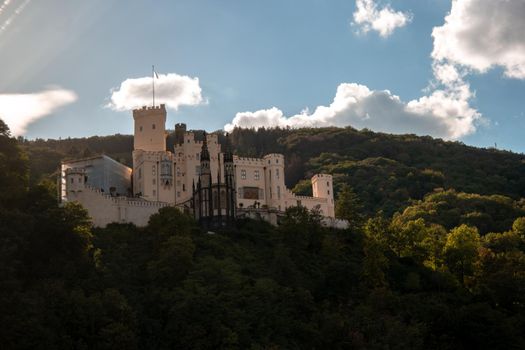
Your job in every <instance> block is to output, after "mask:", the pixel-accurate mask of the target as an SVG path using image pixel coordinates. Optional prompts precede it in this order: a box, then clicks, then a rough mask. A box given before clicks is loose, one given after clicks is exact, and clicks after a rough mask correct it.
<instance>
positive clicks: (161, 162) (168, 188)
mask: <svg viewBox="0 0 525 350" xmlns="http://www.w3.org/2000/svg"><path fill="white" fill-rule="evenodd" d="M133 119H134V121H135V137H134V150H133V194H134V195H135V196H137V197H141V198H144V199H146V200H148V201H159V202H165V203H175V201H176V198H175V186H174V182H175V181H174V171H173V168H174V167H175V160H174V157H173V154H172V153H171V152H168V151H166V136H167V135H166V107H165V105H163V104H161V105H160V106H153V107H146V106H144V107H142V108H140V109H135V110H133Z"/></svg>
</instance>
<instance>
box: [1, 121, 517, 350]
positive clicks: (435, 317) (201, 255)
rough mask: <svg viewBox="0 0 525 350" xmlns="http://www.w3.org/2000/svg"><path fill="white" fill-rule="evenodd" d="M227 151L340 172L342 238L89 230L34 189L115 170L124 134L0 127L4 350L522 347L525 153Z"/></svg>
mask: <svg viewBox="0 0 525 350" xmlns="http://www.w3.org/2000/svg"><path fill="white" fill-rule="evenodd" d="M233 140H234V146H235V147H236V148H237V149H239V151H240V150H242V151H243V153H244V154H250V155H260V154H263V153H266V152H270V151H279V152H283V153H285V154H286V155H287V157H288V159H289V165H290V166H291V169H290V170H289V171H290V173H291V174H290V176H292V175H294V174H295V175H296V177H297V178H302V177H304V176H305V175H306V174H308V173H309V172H310V171H314V170H317V169H324V170H328V171H332V172H333V173H334V174H336V175H337V179H338V186H339V187H340V191H339V194H338V201H337V205H336V212H337V215H338V216H339V217H341V218H345V219H348V220H349V223H350V226H349V228H347V229H344V230H336V229H330V228H327V227H324V226H323V225H321V219H320V217H319V215H318V214H317V213H316V212H315V211H313V212H309V211H308V210H307V209H306V208H304V207H293V208H289V209H288V210H287V211H286V212H285V213H284V216H283V218H282V222H281V224H280V225H279V226H278V227H273V226H270V225H269V224H267V223H265V222H259V221H251V220H238V221H237V222H236V225H235V227H231V228H227V229H223V230H218V231H217V232H215V233H210V232H208V231H203V230H201V229H200V228H199V227H198V225H197V223H196V222H195V221H194V220H193V218H192V217H189V216H187V215H185V214H183V213H181V212H180V211H179V210H177V209H176V208H173V207H166V208H162V209H161V210H160V211H159V213H156V214H154V215H152V217H151V218H150V220H149V222H148V225H147V226H146V227H135V226H134V225H132V224H117V223H114V224H111V225H108V227H106V228H94V227H92V225H91V221H90V218H89V216H88V213H87V212H86V211H85V210H84V209H83V208H82V207H81V205H79V204H78V203H71V202H70V203H66V204H65V205H63V206H58V205H57V202H56V198H55V194H56V189H55V188H54V184H55V183H54V182H52V181H41V182H39V183H38V184H35V182H36V181H37V179H38V178H41V177H44V178H45V177H46V176H47V175H49V174H50V173H51V172H53V171H54V169H55V168H56V166H57V165H58V161H59V160H60V159H61V158H62V157H63V156H78V155H80V156H81V155H83V154H88V153H90V152H102V151H105V152H106V153H108V154H109V155H112V156H114V157H117V158H118V156H119V154H121V155H122V156H123V157H124V156H125V157H128V156H129V152H130V151H131V137H129V136H115V137H105V138H90V139H83V140H64V141H46V142H42V141H34V142H20V140H18V141H17V140H16V139H14V138H12V137H10V133H9V129H8V128H7V126H6V125H5V124H4V123H3V122H2V121H1V120H0V160H1V161H0V310H1V312H0V344H1V348H2V349H9V350H10V349H97V350H98V349H131V350H135V349H155V350H156V349H254V350H256V349H260V350H262V349H276V350H277V349H279V350H280V349H358V350H365V349H366V350H369V349H372V350H375V349H377V350H380V349H425V350H427V349H440V350H452V349H454V350H456V349H459V350H467V349H491V350H493V349H505V350H507V349H524V348H525V334H524V332H523V330H524V329H525V293H524V291H525V210H524V207H525V206H524V202H523V200H521V199H519V197H521V196H522V192H521V191H522V187H520V184H521V182H520V181H521V179H519V176H518V175H519V174H520V173H521V174H523V169H522V156H520V155H516V154H511V153H505V152H498V151H493V150H478V149H474V148H469V147H465V146H463V145H460V144H455V143H444V142H442V141H436V140H432V139H430V138H417V137H413V136H387V135H380V134H373V133H368V132H356V131H355V130H351V129H318V130H293V131H292V130H261V131H259V132H254V131H249V130H236V131H235V132H234V135H233ZM87 147H90V148H89V149H88V148H87ZM23 148H25V150H24V149H23ZM27 152H29V154H30V159H31V160H32V161H33V163H32V164H30V162H29V161H28V157H27ZM303 160H304V164H303V163H302V161H303ZM35 169H38V170H39V172H38V173H35ZM462 172H465V174H462ZM498 176H501V178H498ZM491 178H493V180H490V179H491ZM30 179H32V181H33V184H31V182H30ZM498 179H499V180H498ZM469 180H470V181H469ZM496 180H498V181H496ZM344 182H346V183H349V184H352V185H353V187H354V189H355V192H358V194H357V195H356V193H355V192H354V191H352V189H351V188H350V187H349V186H343V185H342V184H343V183H344ZM374 186H377V187H378V188H374ZM436 186H442V187H455V188H456V189H457V190H452V189H447V190H435V188H434V187H436ZM512 186H515V188H516V191H512ZM460 190H471V191H478V192H481V193H485V194H478V193H464V192H461V191H460ZM411 191H413V192H411ZM427 191H428V192H429V193H428V194H426V195H424V198H422V199H421V200H418V201H414V202H410V203H408V198H411V197H412V198H418V196H423V194H424V193H426V192H427ZM400 193H401V194H402V195H400ZM489 193H500V194H491V195H487V194H489ZM501 193H503V194H505V195H506V196H504V195H502V194H501ZM360 202H361V203H360ZM407 204H409V206H408V207H407V208H406V209H404V210H401V208H402V207H403V206H406V205H407ZM389 206H390V207H392V208H394V209H395V210H396V211H397V212H398V213H396V214H394V215H392V217H386V215H382V214H381V212H374V209H373V208H388V207H389ZM397 209H399V210H397ZM383 214H385V213H383ZM367 216H368V217H367Z"/></svg>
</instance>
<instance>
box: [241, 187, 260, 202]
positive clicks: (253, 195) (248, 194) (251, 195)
mask: <svg viewBox="0 0 525 350" xmlns="http://www.w3.org/2000/svg"><path fill="white" fill-rule="evenodd" d="M240 193H242V197H241V198H243V199H260V198H259V193H260V192H259V187H242V190H241V192H240Z"/></svg>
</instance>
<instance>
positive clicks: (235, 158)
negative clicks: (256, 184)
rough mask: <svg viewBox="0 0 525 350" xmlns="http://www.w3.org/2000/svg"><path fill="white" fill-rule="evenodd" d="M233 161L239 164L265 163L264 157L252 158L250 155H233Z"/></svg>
mask: <svg viewBox="0 0 525 350" xmlns="http://www.w3.org/2000/svg"><path fill="white" fill-rule="evenodd" d="M233 162H234V163H235V164H237V165H260V166H263V165H264V159H262V158H250V157H238V156H235V155H234V156H233Z"/></svg>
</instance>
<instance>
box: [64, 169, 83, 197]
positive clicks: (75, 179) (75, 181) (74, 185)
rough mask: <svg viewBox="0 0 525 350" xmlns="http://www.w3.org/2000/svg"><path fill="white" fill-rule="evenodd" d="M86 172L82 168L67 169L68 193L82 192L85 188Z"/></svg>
mask: <svg viewBox="0 0 525 350" xmlns="http://www.w3.org/2000/svg"><path fill="white" fill-rule="evenodd" d="M85 180H86V171H85V170H84V169H82V168H70V169H66V193H68V194H69V193H71V192H81V191H82V190H83V189H84V188H85Z"/></svg>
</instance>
